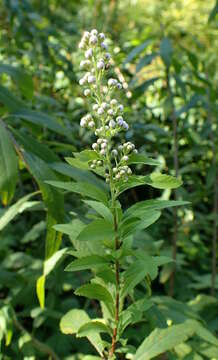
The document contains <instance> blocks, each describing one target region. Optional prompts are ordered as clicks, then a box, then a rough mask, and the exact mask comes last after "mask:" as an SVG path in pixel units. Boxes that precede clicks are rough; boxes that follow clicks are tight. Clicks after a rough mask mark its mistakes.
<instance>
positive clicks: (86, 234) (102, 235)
mask: <svg viewBox="0 0 218 360" xmlns="http://www.w3.org/2000/svg"><path fill="white" fill-rule="evenodd" d="M114 236H115V234H114V229H113V226H112V224H111V223H109V222H107V221H105V220H103V219H97V220H94V221H92V222H91V223H89V224H88V225H86V227H85V228H84V229H83V230H82V231H81V232H80V234H79V236H78V237H77V240H79V241H104V240H113V239H114Z"/></svg>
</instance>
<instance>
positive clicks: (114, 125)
mask: <svg viewBox="0 0 218 360" xmlns="http://www.w3.org/2000/svg"><path fill="white" fill-rule="evenodd" d="M109 127H110V128H111V129H114V128H115V127H116V123H115V121H114V120H113V119H112V120H110V121H109Z"/></svg>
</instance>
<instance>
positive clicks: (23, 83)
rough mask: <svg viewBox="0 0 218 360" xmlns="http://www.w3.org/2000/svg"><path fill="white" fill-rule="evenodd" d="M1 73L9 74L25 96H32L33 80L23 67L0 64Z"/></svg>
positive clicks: (29, 97)
mask: <svg viewBox="0 0 218 360" xmlns="http://www.w3.org/2000/svg"><path fill="white" fill-rule="evenodd" d="M1 73H6V74H8V75H9V76H11V78H12V79H13V80H14V81H15V83H16V84H17V86H18V87H19V89H20V90H21V92H22V94H23V95H24V96H25V97H26V98H28V99H31V98H32V97H33V80H32V77H31V76H30V75H29V74H28V73H27V72H26V71H25V70H24V69H22V68H19V67H15V66H12V65H9V64H0V74H1Z"/></svg>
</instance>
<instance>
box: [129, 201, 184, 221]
mask: <svg viewBox="0 0 218 360" xmlns="http://www.w3.org/2000/svg"><path fill="white" fill-rule="evenodd" d="M188 204H189V202H188V201H180V200H177V201H174V200H156V199H155V200H145V201H139V202H137V203H136V204H134V205H132V206H130V207H129V208H128V209H127V210H126V211H125V213H124V217H129V216H135V217H137V216H143V214H144V213H145V214H146V213H147V212H149V211H154V210H162V209H165V208H169V207H174V206H181V205H188Z"/></svg>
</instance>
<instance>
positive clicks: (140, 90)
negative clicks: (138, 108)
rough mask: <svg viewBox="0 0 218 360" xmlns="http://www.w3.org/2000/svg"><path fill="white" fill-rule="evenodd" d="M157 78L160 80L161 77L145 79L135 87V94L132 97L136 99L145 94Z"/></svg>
mask: <svg viewBox="0 0 218 360" xmlns="http://www.w3.org/2000/svg"><path fill="white" fill-rule="evenodd" d="M157 80H159V77H158V76H155V77H153V78H151V79H149V80H146V81H144V82H143V83H142V84H140V85H139V86H137V87H135V88H134V89H133V91H134V92H133V96H132V98H133V99H136V98H138V97H139V96H141V95H143V94H144V93H145V92H146V90H147V89H148V88H149V87H150V86H151V85H153V84H154V83H155V82H156V81H157Z"/></svg>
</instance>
